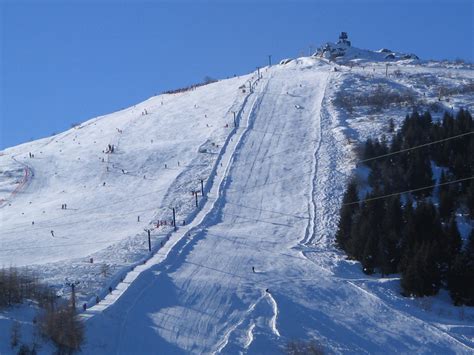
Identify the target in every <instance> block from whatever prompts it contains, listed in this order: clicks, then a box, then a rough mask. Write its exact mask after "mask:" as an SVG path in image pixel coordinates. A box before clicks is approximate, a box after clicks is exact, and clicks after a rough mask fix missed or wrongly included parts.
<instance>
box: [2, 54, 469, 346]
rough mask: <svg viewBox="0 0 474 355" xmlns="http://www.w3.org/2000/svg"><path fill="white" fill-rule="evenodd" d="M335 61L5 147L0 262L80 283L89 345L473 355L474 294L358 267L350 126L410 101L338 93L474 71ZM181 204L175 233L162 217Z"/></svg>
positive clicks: (449, 82)
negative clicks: (342, 230) (349, 205)
mask: <svg viewBox="0 0 474 355" xmlns="http://www.w3.org/2000/svg"><path fill="white" fill-rule="evenodd" d="M334 67H335V65H334V64H331V63H328V62H327V61H325V60H322V59H318V58H299V59H297V60H293V61H291V62H290V63H289V64H286V65H278V66H274V67H271V68H265V69H264V70H262V78H260V79H259V78H257V76H256V73H253V74H250V75H248V76H244V77H238V78H233V79H228V80H224V81H221V82H218V83H215V84H211V85H207V86H204V87H200V88H197V89H196V90H193V91H189V92H185V93H181V94H174V95H162V96H157V97H153V98H151V99H149V100H147V101H145V102H143V103H140V104H138V105H136V106H134V107H131V108H129V109H125V110H123V111H120V112H117V113H114V114H111V115H108V116H104V117H99V118H96V119H93V120H90V121H88V122H86V123H84V124H82V125H81V126H80V127H77V128H74V129H71V130H69V131H67V132H64V133H62V134H59V135H57V136H54V137H50V138H46V139H43V140H40V141H35V142H31V143H27V144H23V145H21V146H18V147H14V148H10V149H7V150H5V151H3V152H2V155H1V156H0V169H1V170H2V181H1V182H0V183H1V187H2V188H1V190H0V191H1V194H2V195H1V196H0V199H2V201H0V203H1V204H2V205H1V207H0V214H1V226H2V228H1V232H0V262H1V263H2V264H3V265H10V264H15V265H24V266H29V267H31V268H33V269H34V270H36V271H37V272H39V273H41V274H42V275H43V276H44V277H45V278H46V280H48V281H49V282H50V283H52V284H54V285H56V287H57V288H58V289H60V290H62V291H63V292H67V288H66V287H65V286H64V283H65V281H66V279H67V280H77V281H80V284H79V285H78V296H79V298H80V300H81V302H86V303H87V304H88V307H89V308H88V310H87V311H86V312H84V313H83V314H82V317H83V319H84V321H85V322H86V327H87V343H86V344H85V346H84V348H83V353H85V354H98V353H100V354H148V353H157V352H158V353H164V354H175V353H178V354H179V353H226V354H227V353H229V354H234V353H256V354H257V353H258V354H262V353H265V354H273V353H277V352H278V351H280V349H281V346H283V345H284V344H285V343H286V342H287V341H289V340H291V339H309V338H315V339H317V340H318V341H320V342H321V344H322V345H323V347H325V348H326V349H327V350H328V351H329V352H335V353H353V352H356V353H367V352H370V353H373V352H389V353H394V352H405V353H414V352H416V353H466V354H467V353H472V352H473V350H474V349H473V346H474V336H473V333H472V329H474V312H472V310H466V311H465V314H464V316H463V317H464V318H463V319H461V318H460V317H458V316H457V315H458V313H457V312H458V311H457V309H456V308H455V307H453V306H451V305H450V300H449V298H448V297H447V295H446V294H443V293H442V294H441V295H440V296H438V297H436V298H434V300H433V301H431V303H430V306H429V307H425V304H424V303H420V301H419V300H411V299H405V298H403V297H401V296H400V295H399V286H398V279H397V278H396V277H394V278H389V279H378V278H377V277H375V276H374V277H371V276H367V275H364V274H363V273H362V272H361V271H360V267H359V266H358V265H357V263H354V262H349V261H346V260H345V259H344V255H342V254H341V253H340V252H339V251H337V250H336V249H335V248H334V247H333V243H332V241H333V239H332V238H333V234H334V232H335V227H336V225H337V213H338V209H339V206H340V201H341V197H342V193H343V189H344V185H345V183H346V181H347V178H348V177H349V176H350V174H351V172H352V171H353V168H354V166H355V161H354V152H353V149H354V148H355V142H357V141H359V140H363V139H365V138H366V137H367V136H369V135H379V134H381V133H383V132H384V130H385V129H386V126H387V122H388V118H390V117H393V118H394V119H395V120H396V121H400V119H401V118H402V117H403V114H405V113H406V112H408V111H409V110H411V107H401V106H396V105H394V106H391V107H390V108H388V109H386V110H384V111H383V112H382V113H377V112H376V113H370V114H369V111H370V108H364V107H358V108H355V110H354V114H353V115H351V116H348V115H347V113H346V112H345V111H344V110H341V109H340V108H339V107H337V106H336V105H334V100H335V97H336V95H338V93H340V92H346V93H352V94H354V93H357V92H370V90H371V89H373V88H374V87H375V86H376V85H386V86H387V87H388V88H390V89H391V90H411V91H412V92H413V93H414V95H415V96H417V97H418V98H420V100H421V99H422V100H424V101H425V104H430V103H433V102H437V101H438V100H437V95H438V93H437V92H436V88H435V87H434V86H433V87H430V86H429V85H431V84H429V83H431V82H433V80H437V83H438V82H440V81H442V82H443V84H444V85H446V86H447V87H456V86H458V85H459V84H460V83H461V82H463V83H464V82H466V83H470V82H472V81H473V80H474V75H473V72H472V69H471V68H469V67H463V66H460V67H458V68H456V67H453V68H447V67H446V66H442V65H433V63H416V62H413V61H405V62H403V61H401V62H392V63H391V71H392V72H393V71H394V70H395V69H399V70H400V71H402V75H397V76H394V75H393V76H391V77H388V78H386V77H385V70H386V67H385V63H383V62H370V61H368V62H365V63H364V66H363V67H362V66H359V67H352V68H351V67H350V66H346V65H336V67H337V68H338V70H337V71H334ZM420 78H422V79H420ZM242 85H246V90H245V93H244V92H243V91H242V89H241V86H242ZM249 85H252V87H253V91H252V92H250V91H249V89H248V88H249ZM423 92H424V93H425V94H424V95H423V94H422V93H423ZM473 101H474V99H473V94H472V93H460V94H459V95H453V96H452V97H451V98H450V101H449V102H447V101H443V102H438V104H439V105H444V108H445V109H450V108H451V106H454V107H459V105H463V106H467V107H471V108H472V104H473ZM470 105H471V106H470ZM144 110H146V111H147V112H148V114H147V115H143V114H142V113H143V112H144ZM232 112H235V113H236V123H237V125H238V127H237V128H234V125H233V114H232ZM440 114H441V112H440ZM108 144H114V145H115V152H114V153H112V154H105V153H103V152H102V150H104V149H105V148H106V147H107V145H108ZM30 152H31V153H33V154H34V155H35V157H34V158H29V153H30ZM102 158H104V162H102ZM178 161H179V166H178ZM165 164H166V167H165ZM122 169H123V171H122ZM200 179H205V195H206V198H204V199H203V198H201V196H199V208H198V209H196V208H195V206H194V202H195V200H194V197H193V195H191V191H192V190H200ZM104 182H105V186H104ZM63 203H66V204H67V209H66V210H64V209H61V204H63ZM170 207H177V212H178V217H177V220H178V229H177V231H176V232H173V229H172V228H171V226H169V225H166V226H160V227H156V222H157V221H160V220H162V221H163V220H166V221H167V223H168V224H169V221H170V219H171V209H170ZM43 211H44V212H43ZM138 216H140V221H138ZM183 220H185V221H186V224H185V225H183V223H182V221H183ZM32 221H34V222H35V223H34V224H32ZM146 228H151V231H152V232H151V236H152V247H153V251H154V252H153V253H152V254H151V255H150V254H149V253H148V251H147V247H148V245H147V240H146V232H145V231H144V229H146ZM51 231H53V234H54V236H53V234H52V233H51ZM91 257H92V258H94V263H92V264H91V263H90V262H89V259H90V258H91ZM104 264H107V265H109V270H108V272H107V273H105V274H104V273H103V269H104V267H103V265H104ZM252 268H254V271H253V270H252ZM109 286H113V291H112V293H111V294H108V292H107V288H108V287H109ZM95 295H98V296H99V298H100V302H99V303H98V304H95ZM3 323H4V324H6V323H5V322H3ZM1 324H2V319H0V328H1V327H2V325H1ZM2 339H3V338H2V337H1V336H0V342H1V341H2ZM1 350H3V348H1V347H0V351H1Z"/></svg>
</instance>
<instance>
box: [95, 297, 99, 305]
mask: <svg viewBox="0 0 474 355" xmlns="http://www.w3.org/2000/svg"><path fill="white" fill-rule="evenodd" d="M95 303H96V304H97V303H99V296H95Z"/></svg>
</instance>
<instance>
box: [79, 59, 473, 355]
mask: <svg viewBox="0 0 474 355" xmlns="http://www.w3.org/2000/svg"><path fill="white" fill-rule="evenodd" d="M308 67H309V68H310V69H306V70H305V71H302V70H299V69H298V68H297V67H296V66H295V67H293V68H290V69H288V68H286V69H285V70H280V69H279V68H272V69H270V71H269V73H268V74H270V73H271V78H270V79H269V80H268V84H267V85H266V87H265V89H264V90H263V91H262V94H261V96H260V97H259V99H258V100H256V103H255V105H254V107H253V110H252V113H251V114H252V117H251V119H250V120H249V124H248V126H247V127H246V129H245V131H244V132H243V134H242V136H241V139H240V140H239V142H238V143H237V142H236V148H235V153H233V154H232V159H231V162H232V163H231V164H229V165H228V166H227V167H226V175H225V178H224V179H223V180H222V183H221V184H219V186H220V188H219V193H218V194H216V195H212V194H211V195H210V197H209V201H208V202H212V199H213V198H214V199H215V200H214V203H212V204H210V203H208V204H209V206H210V207H212V208H211V209H210V210H208V211H207V212H206V213H207V214H206V216H205V217H204V218H203V219H199V218H198V217H197V218H196V221H197V222H198V224H196V228H195V229H191V230H190V231H189V232H190V235H189V236H188V237H184V238H182V239H180V242H179V243H178V244H176V246H175V247H173V249H172V250H170V254H169V256H168V257H167V258H166V260H164V261H163V262H161V263H157V264H156V265H154V266H152V267H150V268H149V269H148V270H146V271H144V272H142V273H140V274H139V276H138V277H137V279H136V280H135V281H134V283H132V284H131V285H130V287H129V288H128V289H127V291H126V292H125V293H124V294H123V295H122V297H120V298H119V299H118V300H117V301H116V302H115V304H113V305H112V306H111V307H109V308H107V309H106V310H105V311H104V312H102V313H101V314H100V315H97V316H96V317H93V318H92V319H91V320H90V321H89V322H87V324H88V330H89V332H88V336H89V337H90V340H89V341H90V344H89V345H88V346H87V348H86V350H85V352H87V351H88V350H89V349H90V350H91V351H92V350H93V349H97V348H100V349H101V351H102V352H103V353H121V354H129V353H136V352H146V349H149V348H150V347H156V348H159V349H161V350H162V351H163V352H165V353H189V352H191V353H209V352H211V353H238V352H248V353H262V352H265V353H268V352H270V353H276V352H278V351H280V347H281V346H282V345H284V344H285V342H286V341H288V340H290V339H294V338H301V336H302V334H307V333H308V332H309V333H310V334H311V336H312V337H314V338H317V339H319V340H320V341H321V342H322V343H323V344H324V346H325V347H326V348H328V349H331V351H334V352H380V351H389V352H395V351H401V352H415V351H416V352H418V353H431V352H433V351H434V352H445V351H452V350H453V349H454V350H455V351H456V352H458V353H468V352H469V351H470V350H471V348H469V347H468V346H467V345H465V344H463V343H461V342H459V341H457V340H456V339H454V338H453V337H451V336H450V335H449V334H446V333H445V332H443V331H441V330H440V329H437V328H435V327H432V326H430V325H427V324H425V323H424V322H423V321H421V320H419V319H417V318H415V317H412V316H410V315H408V314H404V313H401V312H399V311H398V310H396V309H393V308H391V306H390V305H387V304H385V303H384V301H383V300H381V299H378V298H374V297H372V296H370V295H367V293H366V292H365V291H363V290H360V289H357V288H354V286H352V285H350V284H348V283H347V280H346V279H345V278H344V277H334V273H333V269H332V266H333V259H332V258H333V256H332V253H334V251H333V250H332V249H331V247H330V246H329V243H330V241H329V239H328V238H327V235H326V233H325V231H327V228H328V226H330V224H331V223H334V222H333V219H331V217H330V216H328V217H326V214H328V211H333V210H336V209H337V203H336V202H335V199H336V197H337V196H335V195H334V186H333V185H334V182H335V181H337V183H338V184H342V183H343V181H344V179H341V178H338V179H335V178H334V174H343V173H344V171H345V170H344V169H347V171H348V170H350V168H345V167H343V166H339V165H338V164H343V162H344V159H342V158H341V156H343V155H344V154H346V151H347V150H346V147H344V145H345V144H346V138H345V136H344V135H343V134H341V133H340V132H339V131H338V130H337V127H338V126H339V124H340V123H339V122H337V118H336V117H335V115H333V114H331V111H330V109H329V108H328V105H329V103H328V99H327V97H326V96H327V95H328V93H327V92H326V87H327V86H328V85H329V84H330V83H331V80H337V76H335V79H331V78H330V74H329V68H328V67H327V66H325V65H321V66H319V65H313V66H311V65H308ZM259 85H260V84H259ZM302 142H304V143H302ZM275 152H284V153H283V154H277V155H275ZM316 164H317V168H316ZM308 171H309V172H312V173H313V174H314V175H313V174H311V173H308ZM219 175H220V174H218V176H219ZM312 203H314V207H313V209H311V208H310V210H309V213H310V217H311V215H312V216H314V219H315V224H314V225H311V222H310V221H311V220H312V218H309V219H308V218H302V217H303V215H302V213H301V211H302V210H304V209H305V208H307V207H308V206H311V204H312ZM312 211H314V212H312ZM308 231H309V232H308ZM311 240H315V241H318V244H316V245H315V246H314V248H315V250H317V251H321V252H320V253H316V254H315V255H318V259H313V256H312V257H311V259H308V258H307V257H305V254H303V253H302V252H301V244H300V243H301V242H306V243H307V242H309V241H311ZM324 248H329V249H327V251H326V252H324ZM210 251H211V252H210ZM252 267H254V268H255V272H253V271H252ZM267 289H268V290H269V294H268V295H266V296H265V294H266V290H267ZM262 295H263V296H262ZM262 297H263V298H262ZM264 300H265V302H264ZM130 307H131V308H130ZM123 309H129V311H127V317H126V321H125V320H124V318H123V317H124V315H123V314H122V312H121V310H123ZM116 320H120V321H119V322H118V323H119V324H123V325H124V326H123V328H120V330H119V329H117V328H116V327H115V326H114V324H115V323H116V322H115V321H116ZM105 327H107V331H106V333H107V335H106V336H107V337H108V338H113V337H114V334H117V332H122V333H121V334H122V335H123V336H122V337H121V340H120V346H119V348H117V350H115V348H114V347H111V346H110V344H108V343H107V342H106V341H104V340H101V339H99V338H98V337H97V336H95V333H100V334H101V337H103V336H104V332H99V329H104V328H105ZM138 336H140V338H141V339H142V338H143V339H145V340H143V342H141V343H138V344H137V343H136V342H134V341H132V340H128V339H135V338H136V337H138Z"/></svg>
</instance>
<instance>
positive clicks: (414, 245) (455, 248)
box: [336, 109, 474, 306]
mask: <svg viewBox="0 0 474 355" xmlns="http://www.w3.org/2000/svg"><path fill="white" fill-rule="evenodd" d="M391 128H393V124H392V125H391ZM473 130H474V124H473V120H472V116H471V114H470V113H469V112H468V111H467V110H463V109H461V110H460V111H459V112H458V113H457V114H456V117H454V116H453V115H451V114H449V113H445V114H444V117H443V119H442V120H441V121H440V122H433V120H432V117H431V115H430V114H429V113H428V112H425V113H424V114H422V115H420V114H418V113H417V112H414V113H413V114H411V115H409V116H407V117H406V118H405V120H404V122H403V124H402V126H401V129H400V130H399V131H398V132H397V133H396V134H394V135H393V138H392V139H391V142H390V143H389V142H388V140H387V139H386V138H385V137H382V139H380V140H378V139H368V140H367V141H366V142H365V144H364V146H363V149H362V150H361V158H362V162H363V164H364V165H366V166H367V167H368V168H369V169H370V173H369V176H368V181H367V183H368V185H369V187H370V188H369V189H368V190H369V192H368V193H367V195H366V196H365V198H363V199H362V200H361V199H360V193H359V190H360V189H361V185H362V183H365V182H361V181H359V182H358V181H356V180H355V179H352V180H351V181H350V182H349V184H348V186H347V190H346V192H345V195H344V198H343V205H342V207H341V211H340V221H339V226H338V231H337V233H336V244H337V246H338V247H340V248H341V249H343V250H344V251H345V252H346V253H347V254H348V256H349V257H350V258H352V259H356V260H358V261H360V262H361V264H362V268H363V270H364V272H365V273H367V274H372V273H374V272H375V271H379V272H381V274H382V276H384V275H387V274H392V273H401V286H402V289H403V294H404V295H406V296H417V297H422V296H428V295H434V294H436V293H437V292H438V291H439V289H440V288H441V287H444V288H447V289H448V290H449V292H450V295H451V297H452V299H453V302H454V303H455V304H456V305H461V304H465V305H469V306H474V283H473V282H472V281H473V280H474V231H473V230H471V233H470V235H469V237H468V240H467V241H466V242H464V243H463V240H462V239H461V235H460V233H459V230H458V225H457V222H456V213H463V214H464V215H466V216H469V218H470V219H471V220H473V219H474V180H473V179H472V178H471V177H473V176H474V139H473V135H472V134H471V133H472V132H473ZM463 134H464V135H463ZM460 135H461V136H460ZM454 136H459V137H457V138H455V139H449V140H446V141H442V142H439V143H435V144H428V143H432V142H437V141H440V140H444V139H446V138H450V137H454ZM424 144H426V145H425V146H423V147H419V148H416V149H413V150H407V151H405V152H401V153H397V154H393V155H390V153H394V152H399V151H402V150H405V149H409V148H411V147H417V146H420V145H424ZM384 155H387V156H385V157H381V158H377V159H372V158H375V157H380V156H384ZM433 167H437V168H438V169H439V170H441V174H440V176H439V180H438V181H436V180H435V179H434V177H433V170H434V169H433ZM456 180H461V181H459V182H457V183H450V182H452V181H456ZM433 185H437V186H434V187H433ZM424 187H427V188H424ZM420 188H423V189H420ZM410 190H414V191H411V192H409V193H403V194H398V193H399V192H403V191H410ZM387 195H388V196H387ZM381 196H386V197H384V198H378V197H381Z"/></svg>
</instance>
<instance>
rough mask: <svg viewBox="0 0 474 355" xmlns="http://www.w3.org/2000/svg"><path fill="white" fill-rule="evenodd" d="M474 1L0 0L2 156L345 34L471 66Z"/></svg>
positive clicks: (363, 43) (364, 44) (369, 44)
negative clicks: (19, 146) (7, 149)
mask: <svg viewBox="0 0 474 355" xmlns="http://www.w3.org/2000/svg"><path fill="white" fill-rule="evenodd" d="M473 3H474V2H473V1H472V0H451V1H436V0H431V1H423V0H418V1H417V0H414V1H408V0H401V1H382V0H380V1H375V0H366V1H357V0H352V1H289V0H288V1H269V0H268V1H265V0H260V1H259V0H255V1H249V0H241V1H202V0H201V1H200V0H196V1H181V0H177V1H132V0H129V1H110V0H102V1H100V0H96V1H89V0H84V1H71V0H64V1H41V0H36V1H22V0H12V1H8V0H0V16H1V17H0V43H1V47H0V51H1V52H0V82H1V87H0V120H1V126H0V129H1V132H0V149H3V148H5V147H8V146H12V145H16V144H19V143H22V142H25V141H28V140H30V139H32V138H33V139H37V138H41V137H45V136H48V135H51V134H52V133H53V132H56V133H58V132H61V131H63V130H65V129H68V128H69V127H70V125H71V124H72V123H74V122H82V121H84V120H86V119H89V118H92V117H95V116H98V115H101V114H105V113H109V112H113V111H116V110H118V109H120V108H124V107H127V106H130V105H132V104H134V103H137V102H139V101H141V100H144V99H146V98H148V97H150V96H152V95H154V94H156V93H160V92H162V91H163V90H167V89H172V88H177V87H181V86H183V85H187V84H190V83H195V82H199V81H201V80H202V79H203V78H204V76H206V75H209V76H212V77H215V78H226V77H228V76H232V75H234V74H242V73H247V72H249V71H252V70H255V67H256V66H257V65H265V64H267V60H268V59H267V54H272V55H273V58H274V61H277V60H278V59H281V58H286V57H295V56H297V55H300V53H301V52H302V51H304V52H305V53H307V52H308V51H309V46H310V45H313V46H319V45H320V44H322V43H323V42H326V41H333V40H335V39H337V36H338V34H339V32H340V31H347V32H348V33H349V37H350V39H351V40H352V43H353V45H354V46H357V47H361V48H368V49H379V48H381V47H386V48H390V49H393V50H399V51H402V52H413V53H416V54H418V55H419V56H420V57H421V58H423V59H430V58H433V59H444V58H449V59H454V58H463V59H467V60H469V61H473V60H474V53H473V47H474V45H473V32H474V31H473V22H474V16H473Z"/></svg>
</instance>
